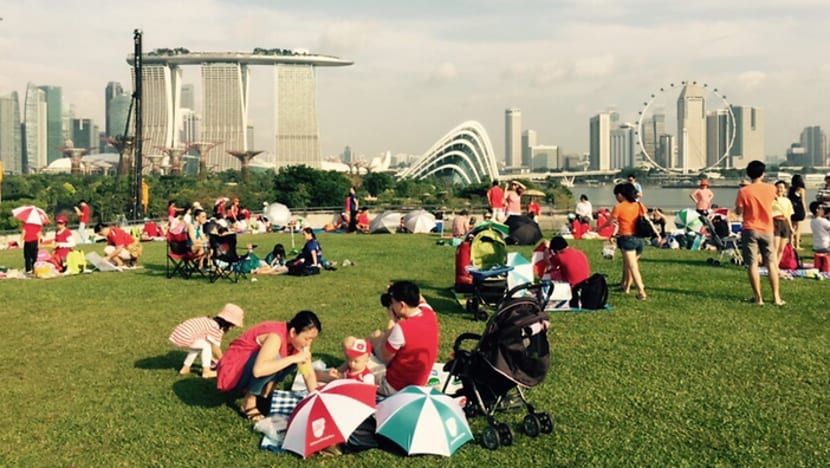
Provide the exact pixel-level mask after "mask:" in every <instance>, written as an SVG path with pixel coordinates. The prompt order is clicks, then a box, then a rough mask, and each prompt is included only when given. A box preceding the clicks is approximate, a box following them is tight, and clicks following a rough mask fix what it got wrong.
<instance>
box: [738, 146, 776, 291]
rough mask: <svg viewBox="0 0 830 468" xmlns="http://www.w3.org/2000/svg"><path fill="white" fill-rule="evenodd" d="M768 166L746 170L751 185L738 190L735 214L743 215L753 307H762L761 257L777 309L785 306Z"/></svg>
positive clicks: (756, 163)
mask: <svg viewBox="0 0 830 468" xmlns="http://www.w3.org/2000/svg"><path fill="white" fill-rule="evenodd" d="M765 174H766V166H765V165H764V163H762V162H761V161H752V162H750V163H749V164H748V165H747V166H746V175H747V176H749V178H750V180H751V182H750V183H749V184H747V185H746V186H744V187H742V188H741V189H740V190H738V198H737V199H736V200H735V213H737V214H738V215H739V216H740V215H743V225H742V229H741V252H742V253H743V256H744V264H745V265H746V266H747V267H748V271H749V284H750V285H751V286H752V292H753V294H754V297H753V298H752V303H754V304H758V305H763V303H764V298H763V296H762V295H761V275H760V272H759V271H758V260H759V255H760V256H761V258H763V261H764V265H766V267H767V271H768V272H769V284H770V286H771V287H772V299H773V301H774V302H775V305H784V301H783V300H781V292H780V290H779V278H778V256H777V255H776V253H775V251H774V250H773V238H772V237H773V222H772V202H774V201H775V198H776V196H777V194H776V191H775V186H774V185H772V184H768V183H765V182H764V175H765Z"/></svg>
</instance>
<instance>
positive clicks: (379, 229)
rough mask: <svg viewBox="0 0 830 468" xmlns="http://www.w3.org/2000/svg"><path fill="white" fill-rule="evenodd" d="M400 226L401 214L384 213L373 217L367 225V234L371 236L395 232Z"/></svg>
mask: <svg viewBox="0 0 830 468" xmlns="http://www.w3.org/2000/svg"><path fill="white" fill-rule="evenodd" d="M400 225H401V214H400V213H398V212H397V211H386V212H384V213H383V214H379V215H377V216H375V219H373V220H372V222H371V223H369V232H370V233H372V234H377V233H386V232H395V231H397V230H398V226H400Z"/></svg>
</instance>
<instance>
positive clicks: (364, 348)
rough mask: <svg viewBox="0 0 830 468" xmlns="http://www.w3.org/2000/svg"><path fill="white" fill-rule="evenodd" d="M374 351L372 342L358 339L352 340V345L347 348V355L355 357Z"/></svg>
mask: <svg viewBox="0 0 830 468" xmlns="http://www.w3.org/2000/svg"><path fill="white" fill-rule="evenodd" d="M371 352H372V344H371V343H369V342H368V341H366V340H362V339H357V340H354V341H352V344H351V346H349V347H348V348H346V356H349V357H352V358H355V357H360V356H363V355H364V354H370V353H371Z"/></svg>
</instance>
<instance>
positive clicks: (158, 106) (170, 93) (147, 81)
mask: <svg viewBox="0 0 830 468" xmlns="http://www.w3.org/2000/svg"><path fill="white" fill-rule="evenodd" d="M130 68H131V70H132V73H131V74H132V76H133V81H135V70H134V69H133V68H132V67H130ZM141 76H142V85H141V86H142V90H141V94H142V96H141V106H142V107H141V108H142V130H141V132H142V139H143V142H142V146H141V151H142V154H143V155H145V156H149V155H151V154H159V151H160V150H159V148H170V147H173V146H174V142H175V139H176V137H177V136H178V134H179V130H180V129H179V128H178V126H179V125H181V119H178V118H177V116H178V110H179V100H180V98H181V82H182V79H181V78H182V71H181V68H179V67H177V66H173V65H170V66H167V65H150V64H147V63H145V64H144V65H143V68H142V73H141ZM133 89H135V82H133ZM115 131H118V130H117V129H116V130H115ZM134 133H135V115H134V114H133V115H130V124H129V130H128V134H129V135H133V134H134Z"/></svg>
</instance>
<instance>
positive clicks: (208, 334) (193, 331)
mask: <svg viewBox="0 0 830 468" xmlns="http://www.w3.org/2000/svg"><path fill="white" fill-rule="evenodd" d="M224 334H225V332H223V331H222V329H221V328H219V324H218V323H216V320H213V319H212V318H210V317H197V318H192V319H190V320H186V321H184V322H182V323H181V324H179V325H178V326H177V327H176V328H175V329H173V333H171V334H170V342H171V343H173V344H174V345H176V346H179V347H182V348H190V347H191V346H192V345H193V343H195V342H196V341H198V340H206V341H208V342H210V343H213V344H215V345H219V344H221V343H222V337H223V336H224Z"/></svg>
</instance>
